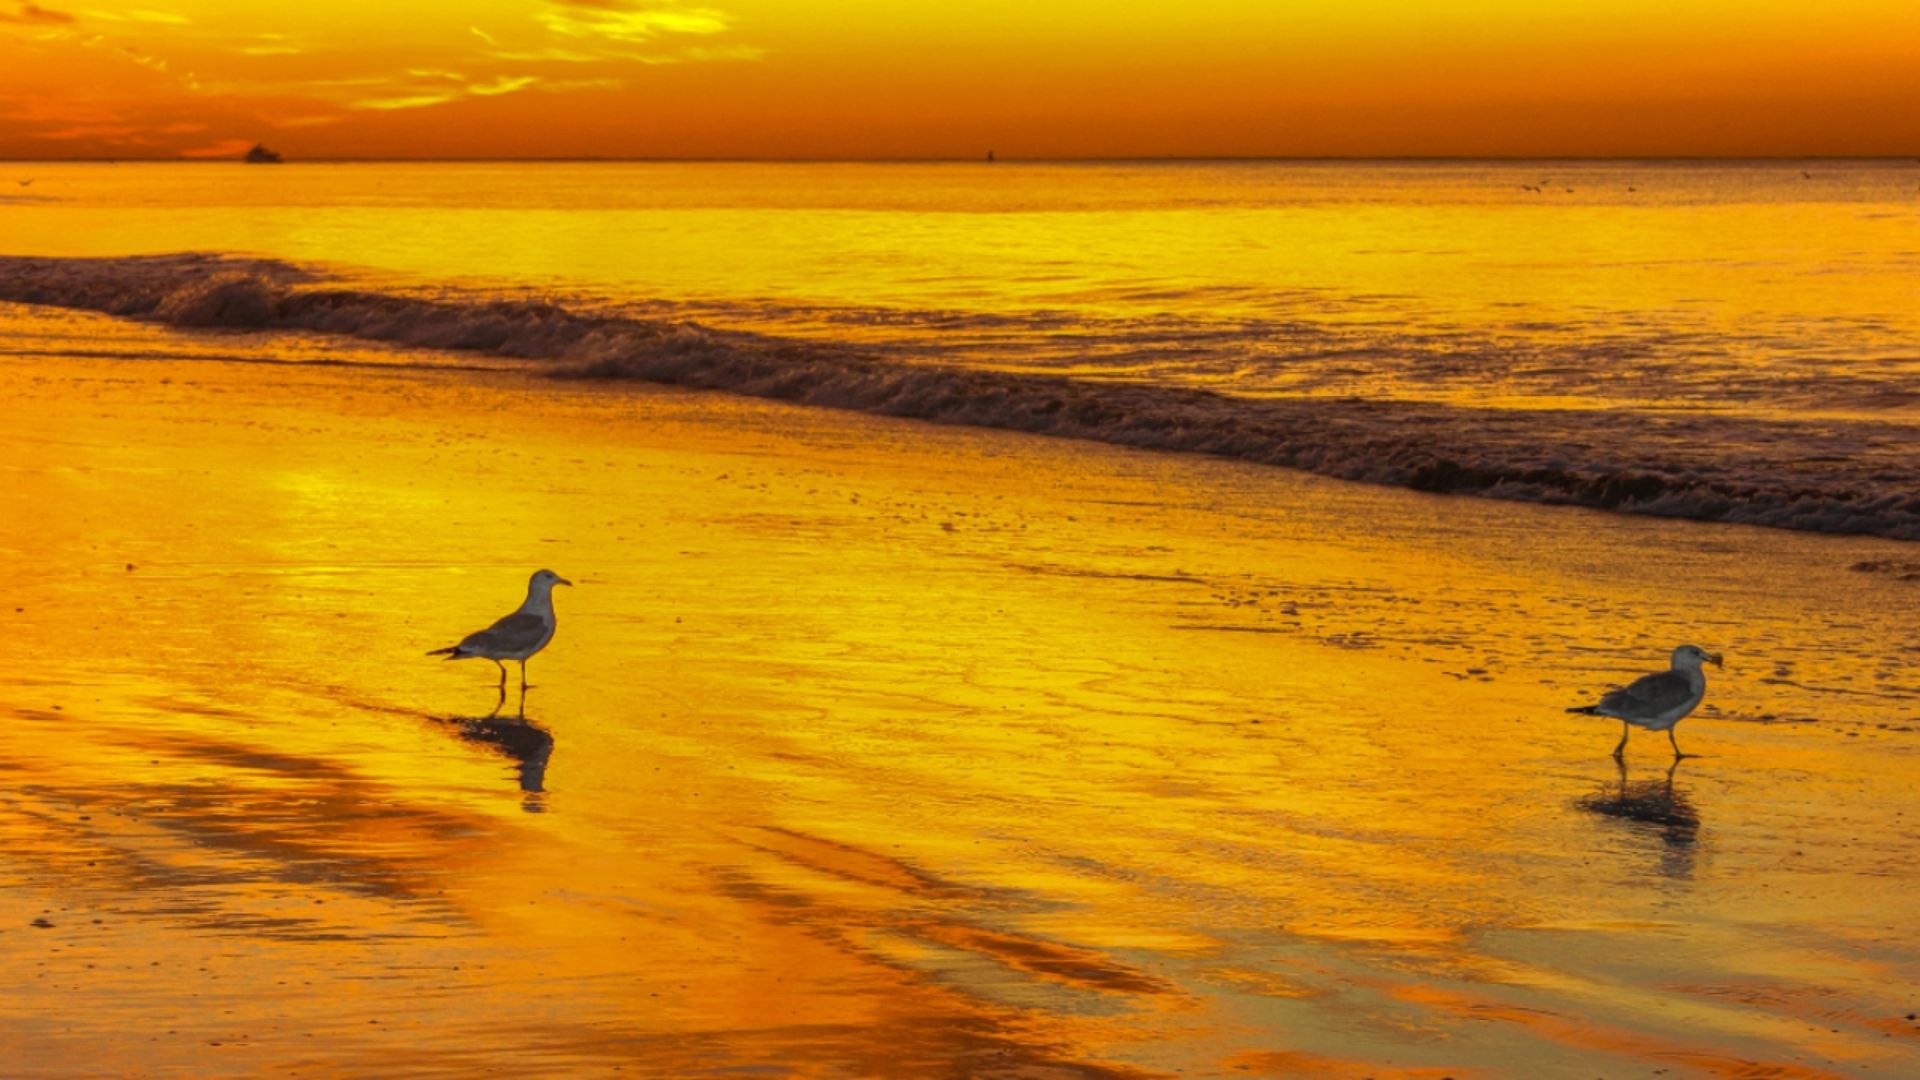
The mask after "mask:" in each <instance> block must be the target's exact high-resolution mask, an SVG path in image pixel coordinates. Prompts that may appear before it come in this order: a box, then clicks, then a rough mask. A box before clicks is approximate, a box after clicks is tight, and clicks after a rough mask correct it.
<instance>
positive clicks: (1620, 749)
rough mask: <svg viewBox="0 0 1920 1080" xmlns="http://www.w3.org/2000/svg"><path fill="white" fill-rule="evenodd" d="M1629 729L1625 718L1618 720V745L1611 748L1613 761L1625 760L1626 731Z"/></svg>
mask: <svg viewBox="0 0 1920 1080" xmlns="http://www.w3.org/2000/svg"><path fill="white" fill-rule="evenodd" d="M1630 730H1631V729H1630V728H1628V727H1627V722H1626V721H1625V720H1622V721H1620V745H1619V746H1616V747H1614V748H1613V760H1615V761H1625V760H1626V758H1625V756H1624V755H1625V754H1626V751H1627V732H1628V731H1630Z"/></svg>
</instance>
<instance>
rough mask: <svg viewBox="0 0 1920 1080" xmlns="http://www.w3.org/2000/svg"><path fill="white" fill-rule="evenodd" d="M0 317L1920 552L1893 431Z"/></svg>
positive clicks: (558, 342) (101, 285)
mask: <svg viewBox="0 0 1920 1080" xmlns="http://www.w3.org/2000/svg"><path fill="white" fill-rule="evenodd" d="M0 300H8V301H14V302H19V303H28V304H45V305H54V306H60V307H68V308H81V309H87V310H93V311H99V312H105V313H108V314H112V315H118V316H124V317H131V318H139V319H149V320H155V321H158V322H162V323H166V324H169V325H173V326H181V327H199V328H227V329H244V330H300V331H311V332H319V333H327V334H342V335H350V336H353V337H356V338H361V339H366V340H371V341H380V342H388V343H394V344H400V345H408V346H418V347H423V348H433V349H453V350H468V351H477V352H484V353H487V354H491V355H495V356H502V357H513V358H520V359H526V360H537V361H542V362H545V363H547V364H548V365H550V373H551V374H552V375H554V376H557V377H568V378H581V379H637V380H646V381H650V382H657V383H666V384H672V385H677V386H685V387H694V388H700V389H711V390H723V391H728V392H731V393H737V394H748V395H753V396H756V397H764V398H772V399H777V400H781V401H788V402H796V403H800V404H806V405H815V406H823V407H830V408H837V409H849V410H856V411H860V412H867V413H874V414H878V415H884V416H896V417H910V418H914V419H920V420H929V421H934V422H938V423H947V424H966V425H974V426H980V427H991V428H1003V429H1008V430H1013V431H1022V432H1031V433H1035V434H1042V435H1052V436H1060V437H1066V438H1077V439H1091V440H1097V441H1100V442H1106V443H1114V444H1119V445H1124V446H1135V447H1144V448H1151V449H1157V450H1174V451H1185V452H1192V453H1202V454H1212V455H1218V456H1223V457H1230V458H1237V459H1241V460H1245V461H1250V462H1258V463H1262V464H1269V465H1279V466H1285V467H1288V468H1294V469H1303V470H1308V471H1311V472H1315V473H1320V474H1323V475H1327V476H1333V477H1339V478H1341V479H1346V480H1355V481H1363V482H1367V483H1374V484H1386V485H1395V486H1400V487H1407V488H1412V489H1415V490H1419V491H1426V492H1440V493H1449V494H1469V495H1478V496H1484V497H1490V498H1502V499H1517V500H1525V501H1531V502H1541V503H1555V504H1566V505H1576V506H1585V507H1593V508H1599V509H1606V510H1614V511H1621V512H1627V513H1636V514H1650V515H1658V516H1664V517H1675V518H1690V519H1695V520H1701V521H1720V522H1734V523H1741V524H1750V525H1765V526H1774V527H1779V528H1788V529H1802V530H1810V531H1817V532H1830V533H1858V534H1872V535H1879V536H1885V537H1892V538H1897V539H1903V540H1920V467H1917V466H1920V451H1916V450H1915V449H1914V448H1913V447H1914V443H1915V440H1914V439H1913V438H1912V436H1913V430H1912V428H1911V427H1910V426H1908V425H1904V424H1895V423H1891V422H1888V423H1877V422H1873V421H1858V422H1837V421H1833V420H1831V419H1827V420H1822V421H1819V422H1808V423H1797V422H1792V421H1777V420H1761V419H1754V418H1738V417H1727V416H1723V415H1716V414H1712V413H1705V412H1700V413H1687V412H1670V411H1669V412H1646V411H1636V410H1626V409H1584V410H1576V409H1526V408H1474V407H1461V406H1456V405H1445V404H1433V403H1428V402H1409V401H1379V400H1364V399H1358V398H1324V397H1247V396H1236V395H1233V394H1228V393H1221V392H1218V391H1215V390H1210V389H1205V388H1199V387H1192V386H1170V385H1166V384H1164V383H1148V382H1129V381H1120V380H1113V379H1098V378H1087V377H1069V376H1065V375H1054V374H1044V373H1039V374H1036V373H1026V372H1009V371H1003V370H988V369H980V368H969V367H960V366H954V365H951V364H940V363H930V362H925V360H924V358H916V357H915V356H914V355H912V354H910V353H907V352H903V351H902V350H899V349H891V348H883V347H871V346H869V347H861V346H856V345H842V344H836V343H834V342H831V341H824V342H823V341H815V340H797V339H793V338H787V337H780V336H774V335H769V334H761V333H749V332H744V331H735V330H721V329H715V328H712V327H706V326H701V325H698V324H695V323H690V322H682V321H675V320H672V319H664V318H652V317H643V316H635V315H632V314H621V313H617V312H607V311H601V310H595V309H593V308H591V307H588V306H585V305H581V304H568V303H560V302H553V301H543V300H526V299H489V298H480V297H469V296H459V295H435V296H425V295H412V294H408V293H402V292H392V291H381V290H376V289H364V288H351V287H342V286H340V285H339V284H337V283H334V282H331V281H329V280H326V279H324V278H322V277H320V276H318V275H316V274H315V273H313V272H310V271H307V270H304V269H302V268H299V267H295V266H292V265H289V264H286V263H281V262H274V261H268V260H243V259H235V258H228V257H222V256H214V255H168V256H152V257H141V258H122V259H39V258H0Z"/></svg>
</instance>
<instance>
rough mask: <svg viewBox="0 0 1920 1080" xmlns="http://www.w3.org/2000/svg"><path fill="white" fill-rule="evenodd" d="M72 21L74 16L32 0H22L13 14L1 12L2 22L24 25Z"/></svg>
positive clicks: (0, 19)
mask: <svg viewBox="0 0 1920 1080" xmlns="http://www.w3.org/2000/svg"><path fill="white" fill-rule="evenodd" d="M72 21H73V16H71V15H69V14H67V13H66V12H64V11H53V10H50V9H48V8H43V7H41V6H40V5H39V4H36V3H33V2H32V0H21V2H20V3H19V4H17V5H16V6H15V8H14V11H13V13H12V14H8V13H6V12H0V23H18V24H23V25H24V24H34V23H40V24H46V23H56V24H65V23H70V22H72Z"/></svg>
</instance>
